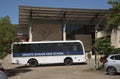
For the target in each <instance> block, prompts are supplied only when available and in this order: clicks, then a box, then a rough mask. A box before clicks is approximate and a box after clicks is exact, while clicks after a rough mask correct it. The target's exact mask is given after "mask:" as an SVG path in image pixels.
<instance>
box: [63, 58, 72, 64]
mask: <svg viewBox="0 0 120 79" xmlns="http://www.w3.org/2000/svg"><path fill="white" fill-rule="evenodd" d="M64 64H65V65H71V64H73V60H72V59H71V58H66V59H65V60H64Z"/></svg>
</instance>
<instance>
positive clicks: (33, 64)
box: [29, 60, 38, 66]
mask: <svg viewBox="0 0 120 79" xmlns="http://www.w3.org/2000/svg"><path fill="white" fill-rule="evenodd" d="M29 65H30V66H37V65H38V63H37V61H36V60H31V61H30V62H29Z"/></svg>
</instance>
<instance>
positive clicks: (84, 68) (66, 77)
mask: <svg viewBox="0 0 120 79" xmlns="http://www.w3.org/2000/svg"><path fill="white" fill-rule="evenodd" d="M9 58H10V56H9V55H8V56H7V57H6V58H5V59H4V60H3V65H4V67H5V68H6V70H7V74H8V77H9V79H120V75H119V74H117V75H106V74H105V71H104V70H94V60H90V61H87V64H74V65H70V66H65V65H63V64H54V65H40V66H38V67H27V66H21V65H12V64H11V63H10V59H9Z"/></svg>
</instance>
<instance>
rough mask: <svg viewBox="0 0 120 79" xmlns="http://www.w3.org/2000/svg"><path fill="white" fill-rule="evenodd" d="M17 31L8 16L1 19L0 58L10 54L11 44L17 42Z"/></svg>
mask: <svg viewBox="0 0 120 79" xmlns="http://www.w3.org/2000/svg"><path fill="white" fill-rule="evenodd" d="M15 29H16V25H14V24H11V21H10V18H9V17H8V16H5V17H2V18H0V58H3V57H4V56H5V55H6V54H8V53H10V49H11V44H12V42H14V41H16V38H15Z"/></svg>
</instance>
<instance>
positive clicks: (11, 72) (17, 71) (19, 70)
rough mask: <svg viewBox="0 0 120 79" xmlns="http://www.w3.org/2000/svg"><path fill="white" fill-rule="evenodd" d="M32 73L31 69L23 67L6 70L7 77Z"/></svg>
mask: <svg viewBox="0 0 120 79" xmlns="http://www.w3.org/2000/svg"><path fill="white" fill-rule="evenodd" d="M30 71H32V70H31V69H29V68H27V67H26V66H24V67H16V68H14V69H6V72H7V75H8V77H13V76H16V75H19V74H20V73H26V72H30Z"/></svg>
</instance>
